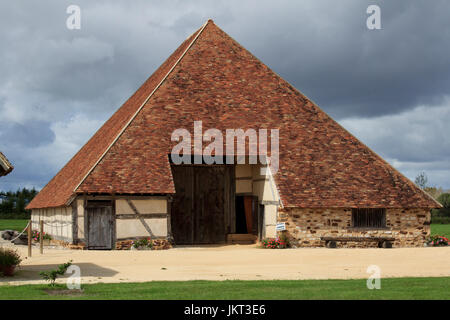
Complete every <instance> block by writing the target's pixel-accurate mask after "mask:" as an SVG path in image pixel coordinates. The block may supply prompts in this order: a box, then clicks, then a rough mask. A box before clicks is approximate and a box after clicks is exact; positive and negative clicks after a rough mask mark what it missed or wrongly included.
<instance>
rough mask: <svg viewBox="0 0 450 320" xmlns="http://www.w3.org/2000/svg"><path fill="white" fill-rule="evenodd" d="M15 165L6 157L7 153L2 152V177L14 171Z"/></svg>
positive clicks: (0, 165)
mask: <svg viewBox="0 0 450 320" xmlns="http://www.w3.org/2000/svg"><path fill="white" fill-rule="evenodd" d="M13 169H14V167H13V166H12V164H11V163H10V162H9V161H8V159H6V157H5V155H4V154H3V153H1V152H0V177H1V176H6V175H7V174H8V173H10V172H11V171H13Z"/></svg>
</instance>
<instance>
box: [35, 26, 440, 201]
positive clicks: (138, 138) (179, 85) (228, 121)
mask: <svg viewBox="0 0 450 320" xmlns="http://www.w3.org/2000/svg"><path fill="white" fill-rule="evenodd" d="M195 120H202V121H203V130H204V131H205V130H207V129H208V128H217V129H219V130H222V131H223V132H224V130H225V129H226V128H233V129H238V128H242V129H244V130H245V129H248V128H253V129H255V130H257V129H259V128H267V129H279V130H280V131H279V132H280V165H279V170H278V172H277V174H276V175H275V177H274V178H275V181H276V183H277V187H278V189H279V193H280V196H281V200H282V203H283V205H284V206H285V207H291V206H296V207H304V208H319V207H322V208H336V207H345V208H352V207H383V208H434V207H439V204H438V203H436V202H435V201H434V200H433V199H432V198H431V197H429V196H428V195H426V194H425V193H424V192H423V191H422V190H420V189H419V188H417V187H416V186H415V185H414V184H413V183H412V182H411V181H410V180H408V179H407V178H405V177H404V176H403V175H401V174H400V173H399V172H398V171H397V170H395V169H394V168H392V167H391V166H390V165H389V164H388V163H387V162H385V161H384V160H383V159H381V158H380V157H379V156H378V155H376V154H375V153H374V152H373V151H371V150H370V149H369V148H368V147H367V146H365V145H364V144H363V143H361V142H360V141H358V140H357V139H356V138H355V137H354V136H353V135H351V134H350V133H348V132H347V131H346V130H345V129H344V128H342V127H341V126H340V125H339V124H338V123H336V122H335V121H334V120H333V119H331V118H330V117H329V116H328V115H327V114H326V113H325V112H323V111H322V110H321V109H320V108H319V107H318V106H316V105H315V104H314V103H313V102H311V101H310V100H309V99H308V98H307V97H305V96H304V95H303V94H301V93H300V92H299V91H297V90H296V89H295V88H293V87H292V86H291V85H290V84H289V83H287V82H286V81H285V80H283V79H282V78H281V77H280V76H278V75H277V74H276V73H274V72H273V71H271V70H270V69H269V68H268V67H267V66H266V65H265V64H263V63H262V62H261V61H259V60H258V59H257V58H255V57H254V56H253V55H252V54H251V53H249V52H248V51H247V50H246V49H244V48H243V47H242V46H241V45H240V44H238V43H237V42H236V41H235V40H234V39H232V38H231V37H230V36H228V35H227V34H226V33H225V32H223V31H222V30H221V29H220V28H218V27H217V26H216V25H215V24H214V22H213V21H212V20H208V21H207V23H205V25H203V26H202V27H201V28H200V29H199V30H197V31H196V32H195V33H194V34H193V35H192V36H190V37H189V38H188V39H187V40H186V41H184V42H183V43H182V44H181V46H180V47H179V48H178V49H177V50H176V51H175V52H174V53H173V54H172V55H171V56H170V57H169V58H168V59H167V60H166V61H165V62H164V63H163V64H162V65H161V67H159V69H158V70H156V72H155V73H154V74H153V75H152V76H151V77H150V78H149V79H148V80H147V81H146V82H145V83H144V84H143V85H142V86H141V87H140V88H139V89H138V90H137V91H136V93H134V94H133V95H132V96H131V98H130V99H128V101H126V102H125V104H124V105H123V106H122V107H121V108H120V109H119V110H118V111H117V112H116V113H115V114H114V115H113V116H112V117H111V118H110V119H109V120H108V121H107V122H106V123H105V124H104V125H103V126H102V127H101V128H100V129H99V130H98V132H97V133H96V134H95V135H94V136H93V137H92V138H91V139H90V140H89V141H88V142H87V143H86V145H84V146H83V147H82V148H81V150H80V151H79V152H78V153H77V154H76V155H75V156H74V157H73V158H72V159H71V160H70V161H69V163H68V164H67V165H66V166H65V167H64V168H63V169H62V170H61V171H60V172H59V173H58V174H57V175H56V176H55V177H54V178H53V179H52V180H51V181H50V182H49V183H48V184H47V185H46V186H45V187H44V188H43V189H42V190H41V192H40V193H39V194H38V195H37V196H36V197H35V198H34V200H33V201H32V202H31V203H30V204H29V205H28V209H32V208H42V207H57V206H63V205H67V204H68V203H69V202H70V201H71V199H73V196H74V195H76V194H81V193H96V194H98V193H102V194H104V193H107V194H110V193H116V194H118V193H120V194H170V193H174V192H175V189H174V184H173V180H172V174H171V170H170V163H169V159H168V154H169V153H170V150H171V148H172V147H173V143H172V142H171V140H170V137H171V133H172V131H173V130H174V129H176V128H186V129H188V130H191V132H192V131H193V130H192V127H193V122H194V121H195Z"/></svg>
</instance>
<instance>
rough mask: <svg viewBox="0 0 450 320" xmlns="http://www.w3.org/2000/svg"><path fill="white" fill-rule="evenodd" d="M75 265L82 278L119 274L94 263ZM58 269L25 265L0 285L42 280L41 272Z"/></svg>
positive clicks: (43, 265)
mask: <svg viewBox="0 0 450 320" xmlns="http://www.w3.org/2000/svg"><path fill="white" fill-rule="evenodd" d="M74 265H76V266H78V267H80V270H81V277H82V278H84V277H95V278H108V277H113V276H114V275H116V274H117V271H115V270H113V269H108V268H104V267H101V266H99V265H96V264H93V263H74ZM57 268H58V264H41V265H25V266H21V267H19V268H18V269H17V270H16V272H15V274H14V276H13V277H0V284H1V283H7V282H17V283H20V282H27V281H37V280H42V277H41V276H40V275H39V273H40V272H41V271H49V270H54V269H57ZM69 276H70V275H69V274H68V275H64V276H60V277H58V279H60V278H61V279H65V278H68V277H69Z"/></svg>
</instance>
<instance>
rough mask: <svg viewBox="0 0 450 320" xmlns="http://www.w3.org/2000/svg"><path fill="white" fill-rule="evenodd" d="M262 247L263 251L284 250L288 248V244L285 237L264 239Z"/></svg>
mask: <svg viewBox="0 0 450 320" xmlns="http://www.w3.org/2000/svg"><path fill="white" fill-rule="evenodd" d="M261 243H262V246H263V248H265V249H284V248H288V247H289V242H288V240H287V237H286V236H285V235H282V236H280V237H279V238H276V239H274V238H266V239H264V240H262V242H261Z"/></svg>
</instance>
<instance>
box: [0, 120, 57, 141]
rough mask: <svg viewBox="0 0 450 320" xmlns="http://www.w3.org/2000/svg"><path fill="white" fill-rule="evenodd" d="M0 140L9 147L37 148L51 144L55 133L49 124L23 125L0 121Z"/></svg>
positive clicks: (30, 123)
mask: <svg viewBox="0 0 450 320" xmlns="http://www.w3.org/2000/svg"><path fill="white" fill-rule="evenodd" d="M0 127H1V128H2V129H1V132H0V139H1V140H3V141H7V143H8V144H9V145H16V146H17V145H18V146H23V147H37V146H41V145H46V144H49V143H52V142H53V141H54V139H55V133H54V132H53V131H52V130H51V129H50V123H48V122H44V121H39V120H38V121H28V122H27V123H25V124H21V123H14V122H6V123H5V122H2V121H0Z"/></svg>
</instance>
